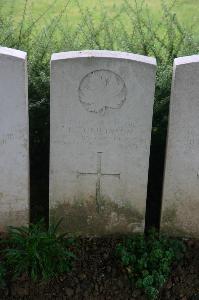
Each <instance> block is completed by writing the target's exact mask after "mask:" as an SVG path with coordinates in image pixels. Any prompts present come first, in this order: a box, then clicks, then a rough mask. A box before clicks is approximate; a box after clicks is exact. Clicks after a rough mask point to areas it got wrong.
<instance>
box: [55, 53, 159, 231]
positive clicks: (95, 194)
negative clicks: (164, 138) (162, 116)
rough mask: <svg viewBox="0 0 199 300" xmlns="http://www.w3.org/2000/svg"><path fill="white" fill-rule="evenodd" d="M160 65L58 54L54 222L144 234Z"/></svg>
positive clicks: (134, 58)
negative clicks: (153, 114) (155, 100)
mask: <svg viewBox="0 0 199 300" xmlns="http://www.w3.org/2000/svg"><path fill="white" fill-rule="evenodd" d="M155 70H156V62H155V59H153V58H148V57H144V56H140V55H133V54H130V53H122V52H111V51H81V52H68V53H58V54H54V55H53V56H52V62H51V142H50V219H51V222H54V221H56V220H58V219H59V218H60V217H64V220H63V228H64V230H69V231H72V232H75V233H77V234H99V235H102V234H109V233H122V232H125V233H127V232H135V231H142V230H143V227H144V218H145V206H146V189H147V176H148V160H149V150H150V136H151V124H152V112H153V101H154V86H155Z"/></svg>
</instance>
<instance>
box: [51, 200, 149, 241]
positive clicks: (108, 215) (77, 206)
mask: <svg viewBox="0 0 199 300" xmlns="http://www.w3.org/2000/svg"><path fill="white" fill-rule="evenodd" d="M61 218H62V223H61V231H66V232H70V233H74V234H77V235H109V234H123V233H125V234H128V233H133V232H138V231H139V232H140V231H143V230H144V220H143V215H141V214H140V213H139V212H138V211H136V210H133V209H132V208H130V207H125V206H119V205H118V204H116V203H114V202H112V201H110V200H108V199H106V200H105V199H102V201H101V203H100V210H99V211H97V208H96V203H95V199H93V201H91V200H88V201H85V200H84V201H81V200H79V201H76V202H75V203H73V204H71V203H68V202H65V203H64V204H59V205H57V207H55V208H53V209H51V210H50V220H51V223H54V222H57V221H58V220H60V219H61Z"/></svg>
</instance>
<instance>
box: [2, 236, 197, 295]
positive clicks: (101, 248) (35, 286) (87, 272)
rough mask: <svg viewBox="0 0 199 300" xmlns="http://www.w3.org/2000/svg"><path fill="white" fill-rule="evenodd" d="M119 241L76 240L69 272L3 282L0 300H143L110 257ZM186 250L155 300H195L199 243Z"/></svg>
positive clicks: (192, 243) (194, 241)
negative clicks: (48, 277) (47, 278)
mask: <svg viewBox="0 0 199 300" xmlns="http://www.w3.org/2000/svg"><path fill="white" fill-rule="evenodd" d="M119 241H120V239H119V238H100V239H99V238H90V239H80V240H79V241H78V248H77V250H76V255H77V257H78V260H77V261H76V262H75V264H74V267H73V270H72V271H71V272H70V273H68V274H66V275H63V276H60V277H58V278H55V279H53V280H51V281H50V282H48V283H41V282H39V283H32V282H31V281H30V280H29V279H28V277H27V276H26V275H25V274H24V275H23V276H22V277H21V278H19V279H18V280H15V281H11V280H10V281H9V279H8V282H7V287H6V288H4V289H2V290H0V299H2V300H3V299H8V300H9V299H10V300H11V299H22V300H23V299H35V300H36V299H37V300H40V299H42V300H43V299H65V300H66V299H69V300H70V299H73V300H76V299H77V300H83V299H84V300H95V299H96V300H108V299H110V300H112V299H114V300H120V299H121V300H127V299H129V300H130V299H132V300H134V299H136V300H146V297H145V296H144V294H143V292H142V291H140V290H137V289H135V288H134V287H133V285H132V284H131V283H130V281H129V279H128V277H127V274H126V273H125V271H124V270H123V268H122V266H121V265H120V264H119V262H118V261H117V259H116V257H115V255H114V253H115V252H114V249H115V246H116V244H117V243H118V242H119ZM186 244H187V251H186V254H185V257H184V259H183V260H182V261H181V263H180V264H179V265H174V266H173V270H172V272H171V276H170V278H169V279H168V282H167V283H166V284H165V286H164V287H163V288H162V290H161V291H160V296H159V299H160V300H163V299H169V300H175V299H176V300H199V241H197V240H187V241H186Z"/></svg>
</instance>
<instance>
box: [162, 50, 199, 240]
mask: <svg viewBox="0 0 199 300" xmlns="http://www.w3.org/2000/svg"><path fill="white" fill-rule="evenodd" d="M170 102H171V103H170V118H169V131H168V144H167V154H166V167H165V178H164V191H163V202H162V222H161V228H162V230H163V231H166V232H167V233H168V234H170V235H182V236H193V237H199V55H193V56H188V57H181V58H177V59H175V62H174V74H173V86H172V94H171V101H170Z"/></svg>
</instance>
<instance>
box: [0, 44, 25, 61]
mask: <svg viewBox="0 0 199 300" xmlns="http://www.w3.org/2000/svg"><path fill="white" fill-rule="evenodd" d="M0 55H6V56H11V57H15V58H19V59H23V60H24V59H26V57H27V53H26V52H24V51H20V50H16V49H11V48H7V47H0Z"/></svg>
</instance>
